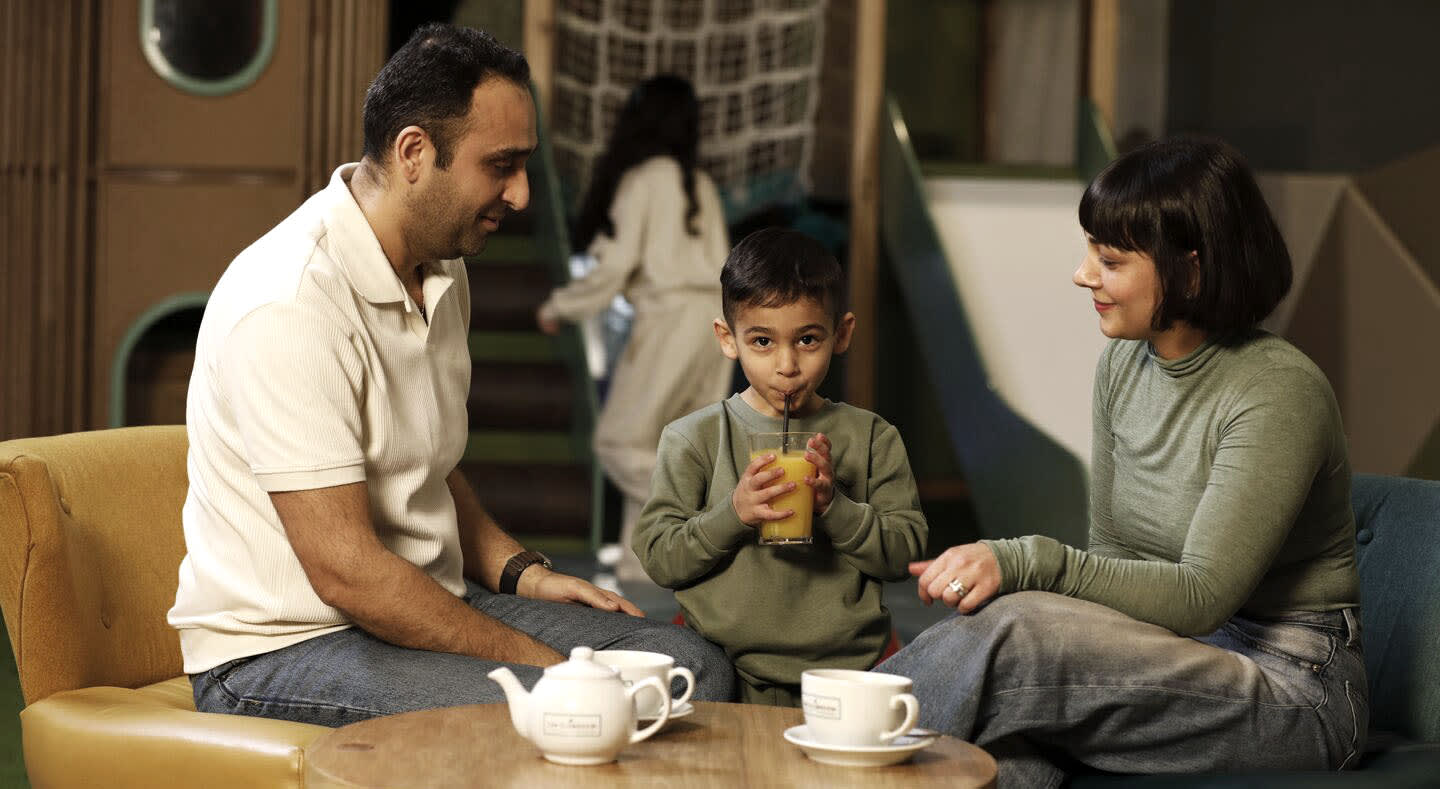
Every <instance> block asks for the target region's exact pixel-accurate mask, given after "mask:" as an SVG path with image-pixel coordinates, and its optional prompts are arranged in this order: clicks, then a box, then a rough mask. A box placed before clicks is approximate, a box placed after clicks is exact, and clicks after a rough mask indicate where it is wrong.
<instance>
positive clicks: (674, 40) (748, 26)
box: [550, 0, 825, 219]
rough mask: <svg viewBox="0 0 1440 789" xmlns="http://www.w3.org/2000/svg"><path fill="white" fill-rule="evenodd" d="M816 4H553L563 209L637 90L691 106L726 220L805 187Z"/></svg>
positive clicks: (568, 0) (820, 10) (815, 86)
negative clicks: (664, 78) (690, 93)
mask: <svg viewBox="0 0 1440 789" xmlns="http://www.w3.org/2000/svg"><path fill="white" fill-rule="evenodd" d="M824 11H825V0H559V2H558V3H557V7H556V41H555V58H556V60H555V88H554V101H553V109H552V113H553V117H552V118H551V122H550V125H551V128H552V133H553V141H554V150H555V158H556V169H557V170H558V171H559V175H560V177H561V180H562V182H563V184H564V188H565V191H566V193H567V196H568V197H569V199H570V204H571V205H572V206H573V205H575V200H576V198H577V196H578V194H579V192H580V190H581V189H582V188H583V186H584V184H586V183H588V182H589V177H590V167H591V165H592V164H593V163H594V161H595V158H596V157H597V156H598V155H599V154H600V152H601V151H602V150H603V149H604V147H605V143H606V140H607V139H608V137H609V134H610V130H611V129H612V128H613V126H614V122H615V116H616V114H617V113H618V112H619V110H620V107H621V106H622V105H623V104H624V102H625V98H626V97H627V96H628V95H629V93H630V89H631V88H632V87H633V86H634V85H635V84H636V83H638V82H640V81H641V80H643V79H645V78H647V77H650V76H653V75H655V74H666V73H668V74H676V75H679V76H682V77H685V78H687V79H689V80H690V81H691V83H692V84H694V86H695V92H696V94H697V96H698V97H699V99H700V164H701V166H702V167H703V168H704V169H705V171H706V172H708V173H709V174H710V177H711V178H713V179H715V182H716V184H717V185H718V186H719V187H720V190H721V192H722V194H723V195H724V197H725V202H726V209H727V213H728V214H729V215H730V217H731V218H732V219H734V218H738V217H740V216H743V215H745V214H746V213H748V212H749V210H751V209H753V208H756V207H759V206H762V205H765V204H766V203H770V202H776V201H783V200H786V199H790V198H794V197H798V196H799V194H800V193H801V192H803V191H804V190H806V189H807V188H808V186H809V184H808V183H806V182H805V177H806V176H805V174H806V173H808V172H809V162H810V156H811V147H812V138H813V131H814V117H815V107H816V105H817V103H818V102H819V93H820V90H819V76H820V66H821V63H820V60H821V52H822V49H823V47H822V42H823V34H824V30H823V22H824Z"/></svg>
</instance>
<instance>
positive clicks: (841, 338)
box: [835, 312, 855, 353]
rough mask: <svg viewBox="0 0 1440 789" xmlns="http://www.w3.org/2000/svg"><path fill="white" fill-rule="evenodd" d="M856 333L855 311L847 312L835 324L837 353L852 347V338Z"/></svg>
mask: <svg viewBox="0 0 1440 789" xmlns="http://www.w3.org/2000/svg"><path fill="white" fill-rule="evenodd" d="M854 334H855V313H853V312H847V313H845V315H844V316H843V317H842V318H840V322H839V323H838V324H836V325H835V353H844V352H845V351H847V350H849V349H850V338H851V337H852V336H854Z"/></svg>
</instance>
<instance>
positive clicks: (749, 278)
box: [720, 227, 845, 329]
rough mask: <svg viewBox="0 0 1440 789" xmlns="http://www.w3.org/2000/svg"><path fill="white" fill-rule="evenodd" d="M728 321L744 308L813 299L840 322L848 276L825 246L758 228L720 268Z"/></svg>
mask: <svg viewBox="0 0 1440 789" xmlns="http://www.w3.org/2000/svg"><path fill="white" fill-rule="evenodd" d="M720 298H721V306H722V309H723V310H724V311H725V322H726V323H728V324H730V328H731V329H734V328H735V313H736V311H737V310H739V309H740V308H742V307H783V306H785V305H787V304H794V303H795V302H797V301H800V300H801V299H812V300H814V301H815V302H817V303H819V304H821V305H822V306H824V307H825V308H827V309H828V310H829V311H830V314H831V317H832V318H833V320H834V322H835V323H837V324H838V323H839V322H840V318H841V316H843V315H844V314H845V273H844V272H843V271H841V269H840V264H839V263H837V262H836V261H835V256H834V255H832V254H830V251H829V250H828V249H826V248H825V245H824V244H821V243H820V242H819V241H816V240H815V239H813V238H811V237H810V236H807V235H805V234H804V233H801V232H799V231H797V230H787V229H784V228H779V227H769V228H765V229H764V230H757V231H755V232H754V233H751V234H750V235H748V236H746V237H745V238H744V240H742V241H741V242H740V243H738V244H736V245H735V248H734V249H732V250H730V255H729V256H728V257H726V258H725V268H723V269H721V270H720Z"/></svg>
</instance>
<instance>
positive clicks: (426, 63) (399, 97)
mask: <svg viewBox="0 0 1440 789" xmlns="http://www.w3.org/2000/svg"><path fill="white" fill-rule="evenodd" d="M497 76H498V77H501V78H503V79H507V80H510V81H511V82H513V83H515V84H516V85H519V86H520V87H522V88H524V89H525V90H527V91H528V90H529V89H530V65H529V64H528V63H526V62H525V56H524V55H521V54H520V53H519V52H516V51H515V50H513V49H510V48H508V47H506V46H504V45H503V44H501V43H500V42H498V41H496V40H495V39H494V38H491V36H490V34H489V33H486V32H484V31H481V30H476V29H475V28H472V27H457V26H455V25H446V24H440V23H431V24H427V25H422V26H421V27H420V28H419V29H418V30H416V31H415V33H414V34H413V35H411V36H410V40H409V41H406V42H405V45H404V46H402V47H400V49H398V50H396V52H395V54H394V55H392V56H391V57H390V60H389V61H387V62H386V63H385V65H384V66H382V67H381V68H380V73H379V74H376V75H375V80H374V81H373V82H371V83H370V89H369V90H367V91H365V113H364V126H365V147H364V151H363V152H364V155H365V157H366V158H368V159H370V160H372V161H375V162H378V163H379V164H381V165H385V164H387V163H388V160H389V158H390V145H391V144H392V143H394V142H395V136H396V135H398V134H399V133H400V130H401V129H403V128H405V127H406V126H419V127H420V128H422V129H424V130H425V133H426V134H429V135H430V140H431V141H432V142H434V144H435V166H436V167H439V168H440V169H442V170H443V169H445V168H447V167H449V166H450V160H451V157H453V156H454V155H455V141H456V140H458V139H459V138H460V136H461V135H462V134H464V133H465V126H466V118H467V117H469V115H470V100H471V98H472V97H473V96H474V93H475V88H476V87H477V86H478V85H479V84H480V83H481V82H484V81H485V80H487V79H489V78H491V77H497Z"/></svg>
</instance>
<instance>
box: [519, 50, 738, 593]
mask: <svg viewBox="0 0 1440 789" xmlns="http://www.w3.org/2000/svg"><path fill="white" fill-rule="evenodd" d="M699 144H700V110H699V104H698V102H697V101H696V99H695V91H694V89H693V88H692V87H691V86H690V83H689V82H687V81H685V80H684V79H682V78H680V77H673V76H659V77H653V78H651V79H648V80H646V81H645V82H642V83H641V84H640V85H638V86H636V88H635V90H634V91H632V92H631V94H630V97H629V99H628V100H627V101H626V103H625V106H624V107H623V108H621V110H620V115H619V117H618V118H617V119H616V122H615V130H614V133H613V134H612V135H611V137H610V143H609V145H608V146H607V147H606V149H605V152H604V153H603V154H602V155H601V156H600V158H599V159H598V160H597V161H596V163H595V169H594V173H593V176H592V178H591V180H590V189H589V191H588V192H587V193H586V195H585V201H584V203H583V205H582V207H581V211H580V216H579V219H578V221H577V224H576V232H575V237H574V243H575V246H576V248H577V249H588V251H589V253H590V254H591V255H594V256H595V258H596V259H597V261H598V263H597V265H596V266H595V268H594V269H593V270H592V271H591V272H590V273H589V274H588V275H586V276H585V277H583V278H581V279H577V280H575V281H573V282H571V283H570V284H568V285H566V286H565V287H563V288H559V289H557V290H556V291H554V292H553V293H551V294H550V297H549V298H548V299H547V300H546V301H545V303H544V304H542V305H540V308H539V311H538V313H537V316H536V317H537V322H538V323H539V325H540V328H541V330H542V331H544V332H546V333H547V334H554V333H556V332H558V331H559V330H560V321H561V320H565V321H578V320H582V319H584V318H587V317H589V316H591V315H594V314H597V313H599V312H600V311H602V310H604V309H605V308H606V307H607V306H609V304H610V303H611V301H612V299H613V298H614V297H615V294H616V293H621V292H623V293H624V295H625V298H626V299H627V300H629V302H630V303H631V304H632V305H634V307H635V321H634V324H633V325H632V327H631V330H630V339H629V341H628V342H627V343H626V345H625V350H624V352H623V353H622V355H621V357H620V361H619V363H618V364H617V365H616V367H615V371H614V373H613V374H612V375H611V381H610V388H609V393H608V395H607V396H606V399H605V405H604V407H603V408H601V410H600V418H599V420H598V422H597V424H596V426H595V440H594V446H595V454H596V456H597V457H598V458H599V460H600V465H601V466H602V467H603V468H604V469H605V474H606V476H608V477H609V478H610V480H611V481H612V482H614V483H615V486H616V487H617V488H619V489H620V492H621V494H622V495H623V496H624V508H623V513H622V516H621V531H620V542H621V545H626V546H628V545H629V543H630V538H631V534H632V533H633V532H634V527H635V521H636V519H637V518H638V517H639V515H640V509H641V508H642V507H643V506H644V504H645V500H646V499H647V498H648V497H649V494H650V472H651V469H653V468H654V467H655V446H656V444H657V443H658V442H659V440H660V431H661V429H662V428H664V427H665V425H666V424H668V423H669V422H670V421H671V420H673V419H676V418H678V417H680V416H682V415H684V414H687V413H689V412H691V411H693V410H695V409H696V408H699V407H701V406H704V405H707V404H709V403H713V402H715V401H717V400H720V399H723V398H724V397H725V395H726V394H728V393H729V392H731V391H732V390H731V388H730V383H731V371H732V370H733V369H734V364H733V362H731V361H729V360H728V359H725V358H724V357H723V356H721V355H720V354H718V353H716V352H715V349H714V346H713V345H712V340H711V339H710V327H709V325H708V324H707V323H706V320H705V318H708V317H709V316H712V315H714V314H715V311H716V308H718V307H719V306H720V288H719V283H718V279H719V273H720V267H721V266H722V265H724V262H725V253H726V252H727V251H728V250H729V248H730V239H729V235H728V233H727V231H726V228H725V216H724V212H723V210H722V207H721V203H720V195H719V193H718V192H717V191H716V189H715V184H714V183H713V182H712V181H711V180H710V178H709V176H707V175H706V174H705V173H704V172H703V171H701V170H700V169H699V167H697V166H696V159H697V158H698V155H699V154H698V151H699ZM616 574H617V575H618V576H619V578H620V580H622V581H633V580H643V579H644V578H645V575H644V572H643V571H642V570H641V569H640V566H639V564H638V563H637V562H636V561H635V556H634V554H632V553H630V552H629V551H624V552H622V558H621V560H620V562H619V564H618V566H617V568H616Z"/></svg>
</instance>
